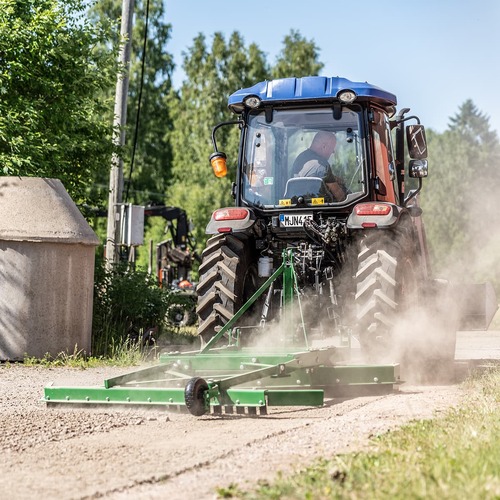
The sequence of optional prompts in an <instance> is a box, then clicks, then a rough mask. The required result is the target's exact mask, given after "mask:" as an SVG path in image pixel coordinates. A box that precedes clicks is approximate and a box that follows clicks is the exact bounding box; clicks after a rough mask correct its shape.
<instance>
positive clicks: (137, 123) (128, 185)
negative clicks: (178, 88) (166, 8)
mask: <svg viewBox="0 0 500 500" xmlns="http://www.w3.org/2000/svg"><path fill="white" fill-rule="evenodd" d="M148 25H149V0H147V2H146V23H145V25H144V39H143V45H142V61H141V79H140V83H139V95H138V100H137V113H136V118H135V130H134V142H133V146H132V157H131V159H130V171H129V174H128V179H127V188H126V190H125V197H124V202H125V203H126V202H127V200H128V194H129V189H130V184H131V182H132V172H133V170H134V162H135V153H136V150H137V139H138V135H139V122H140V116H141V101H142V90H143V88H144V68H145V66H146V48H147V42H148Z"/></svg>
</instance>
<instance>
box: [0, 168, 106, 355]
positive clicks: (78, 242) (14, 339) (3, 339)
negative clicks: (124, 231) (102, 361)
mask: <svg viewBox="0 0 500 500" xmlns="http://www.w3.org/2000/svg"><path fill="white" fill-rule="evenodd" d="M99 243H100V242H99V239H98V238H97V236H96V235H95V233H94V232H93V230H92V228H91V227H90V226H89V225H88V224H87V222H86V220H85V219H84V217H83V216H82V214H81V213H80V211H79V210H78V207H77V206H76V205H75V204H74V202H73V201H72V200H71V198H70V197H69V195H68V193H67V192H66V190H65V189H64V186H63V185H62V183H61V181H59V180H57V179H40V178H29V177H0V360H20V359H23V358H24V356H25V355H28V356H35V357H38V358H41V357H43V356H44V355H45V354H46V353H49V354H50V355H52V356H57V355H58V354H59V353H61V352H67V353H73V352H74V350H75V349H77V350H84V351H85V352H87V353H90V343H91V334H92V297H93V284H94V255H95V247H96V246H97V245H99Z"/></svg>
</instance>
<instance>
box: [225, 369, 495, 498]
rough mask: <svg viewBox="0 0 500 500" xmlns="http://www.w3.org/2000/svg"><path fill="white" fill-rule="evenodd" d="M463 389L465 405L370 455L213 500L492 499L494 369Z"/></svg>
mask: <svg viewBox="0 0 500 500" xmlns="http://www.w3.org/2000/svg"><path fill="white" fill-rule="evenodd" d="M466 386H467V388H468V389H469V390H468V392H467V394H468V396H467V398H466V400H465V402H464V404H463V405H462V406H461V407H460V408H453V409H450V410H449V411H448V412H447V414H446V416H445V417H444V418H440V419H436V420H420V421H414V422H411V423H410V424H408V425H406V426H404V427H402V428H401V429H399V430H397V431H395V432H390V433H387V434H384V435H382V436H380V437H378V438H375V439H374V440H373V441H372V443H371V450H370V451H369V452H363V453H352V454H346V455H338V456H336V457H334V458H332V459H328V460H327V459H324V460H320V461H317V462H316V463H314V464H313V465H312V466H311V467H308V468H307V469H304V470H302V471H299V472H298V473H297V474H295V475H293V476H286V477H284V476H278V477H277V480H276V481H275V482H273V483H261V484H260V485H259V487H258V488H257V489H256V490H255V491H252V492H245V491H240V490H239V489H238V488H237V487H236V486H234V485H231V486H229V487H228V488H220V489H219V490H218V495H219V498H241V499H259V500H261V499H280V500H281V499H290V500H292V499H301V500H302V499H314V500H316V499H318V500H319V499H330V498H339V499H344V498H346V499H370V500H372V499H375V500H376V499H388V498H391V499H403V498H404V499H413V498H415V499H417V498H418V499H424V498H440V499H463V498H467V499H468V500H473V499H481V500H483V499H499V498H500V468H499V464H500V367H496V368H495V369H493V370H491V371H490V372H487V373H484V374H482V375H477V376H475V377H473V378H472V379H471V380H469V381H468V382H466Z"/></svg>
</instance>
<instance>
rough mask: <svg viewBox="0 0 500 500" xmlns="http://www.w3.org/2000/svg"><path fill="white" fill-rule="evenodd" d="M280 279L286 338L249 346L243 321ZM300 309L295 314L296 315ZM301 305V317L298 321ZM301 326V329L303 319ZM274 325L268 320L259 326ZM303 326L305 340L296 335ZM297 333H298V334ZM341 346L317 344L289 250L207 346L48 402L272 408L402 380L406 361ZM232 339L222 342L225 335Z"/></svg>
mask: <svg viewBox="0 0 500 500" xmlns="http://www.w3.org/2000/svg"><path fill="white" fill-rule="evenodd" d="M277 280H281V284H282V288H281V290H282V291H281V294H282V307H281V320H280V323H279V330H280V331H281V332H285V334H284V335H283V336H282V340H280V341H278V340H276V341H273V339H268V340H269V342H267V343H268V344H271V343H272V344H273V347H266V348H265V349H263V348H261V349H258V348H257V347H255V346H254V347H250V346H243V342H242V336H243V335H244V332H242V330H244V328H242V327H236V326H235V325H236V324H237V322H238V320H239V319H240V318H241V317H242V316H243V315H244V314H245V313H246V312H247V311H248V309H249V308H250V307H251V306H252V305H253V304H254V302H255V301H256V300H257V299H258V298H259V297H261V296H262V294H263V293H265V292H266V291H267V290H269V288H270V287H271V286H274V284H275V283H276V281H277ZM294 311H295V313H294ZM297 311H298V313H299V317H300V319H299V320H298V322H297ZM297 324H298V325H299V328H298V329H297V328H296V325H297ZM256 328H258V329H260V330H262V331H265V329H266V328H268V325H266V320H265V318H262V319H261V321H260V324H259V326H258V327H256ZM297 330H298V331H300V332H301V338H300V339H299V340H297V338H295V337H296V335H295V333H296V332H297ZM294 335H295V337H294ZM342 337H343V338H340V339H339V342H338V345H336V346H329V347H326V348H313V347H311V346H310V341H309V336H308V332H307V331H306V325H305V324H304V320H303V315H302V306H301V302H300V293H299V291H298V288H297V278H296V274H295V270H294V266H293V250H291V249H287V250H284V251H283V261H282V264H281V265H280V266H279V267H278V269H277V270H276V271H275V272H274V273H273V274H272V275H271V276H270V277H269V278H268V279H267V280H266V282H265V283H264V284H263V285H262V286H261V287H260V288H259V289H258V290H257V291H256V292H255V293H254V294H253V295H252V297H251V298H250V299H249V300H248V301H247V302H246V303H245V304H244V305H243V307H241V309H240V310H239V311H237V312H236V314H235V315H234V316H233V317H232V318H231V319H230V320H229V321H228V322H227V323H226V324H225V325H224V327H222V328H221V329H220V330H219V332H218V333H217V335H216V336H215V337H213V338H212V339H211V340H210V341H209V342H208V343H207V344H206V345H205V346H203V347H202V348H201V349H200V350H199V351H191V352H171V353H165V354H162V355H160V357H159V364H157V365H155V366H151V367H148V368H144V369H141V370H137V371H134V372H131V373H128V374H124V375H121V376H118V377H114V378H110V379H106V380H105V381H104V385H103V386H102V387H56V386H53V385H52V384H50V385H48V386H46V387H45V388H44V401H45V402H46V403H47V404H48V405H53V404H80V405H96V404H99V405H115V404H116V405H146V406H160V407H167V408H171V409H179V410H182V409H184V408H185V409H187V410H188V411H189V412H190V413H191V414H193V415H195V416H201V415H204V414H205V413H207V412H210V411H212V412H213V413H215V414H222V413H223V412H224V413H226V414H230V413H234V412H236V413H248V414H250V415H255V414H257V412H258V411H259V412H260V414H266V413H267V409H268V407H272V406H322V405H323V404H324V400H325V395H328V396H329V395H334V394H337V393H339V392H342V394H345V392H346V390H348V391H352V390H355V389H358V390H359V389H363V390H366V389H368V390H371V391H381V390H382V391H391V390H393V387H394V385H395V384H398V383H400V379H399V365H397V364H393V365H366V364H352V363H351V353H352V346H351V338H350V335H349V334H348V335H344V336H342ZM224 338H226V339H227V345H225V346H223V347H219V345H220V343H221V340H223V339H224Z"/></svg>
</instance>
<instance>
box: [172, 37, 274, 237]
mask: <svg viewBox="0 0 500 500" xmlns="http://www.w3.org/2000/svg"><path fill="white" fill-rule="evenodd" d="M183 67H184V71H185V72H186V79H185V81H184V82H183V84H182V86H181V88H180V90H179V92H178V93H176V92H172V93H171V94H170V96H169V99H168V101H167V103H166V105H167V107H169V108H170V110H171V113H172V119H173V124H174V129H173V131H172V134H171V140H172V151H173V164H172V183H171V186H170V188H169V190H168V200H169V204H171V205H175V206H180V207H182V208H184V209H185V210H186V211H187V213H188V215H189V217H191V218H192V219H193V222H194V227H195V237H196V240H197V241H199V242H203V241H204V240H205V226H206V224H207V222H208V220H209V218H210V214H211V212H212V211H213V210H214V209H215V208H216V207H221V206H227V205H232V204H233V201H232V199H231V180H232V179H234V176H235V166H234V164H235V162H236V159H237V147H238V132H239V131H238V128H237V127H225V128H223V129H222V130H221V131H220V132H221V133H220V134H219V135H218V140H219V141H220V144H221V146H223V148H224V150H225V151H226V153H227V155H228V158H229V165H230V173H229V175H228V177H227V178H224V179H217V178H215V177H214V176H213V174H212V172H211V169H210V165H209V163H208V157H209V155H210V153H211V152H212V151H213V148H212V145H211V142H210V137H211V129H212V127H213V126H214V125H216V124H217V123H218V122H220V121H224V120H231V119H234V117H232V116H231V115H230V113H229V112H228V110H227V97H228V95H229V94H230V93H232V92H233V91H234V90H235V89H237V88H240V87H242V86H245V85H250V84H252V83H254V82H255V81H256V80H257V81H259V80H261V79H263V78H265V76H266V75H267V66H266V63H265V59H264V55H263V53H262V52H261V51H260V50H259V49H258V48H257V46H256V45H254V44H252V45H251V46H250V47H249V48H246V47H245V46H244V42H243V39H242V38H241V36H240V35H239V34H238V33H237V32H234V33H233V34H232V35H231V36H230V38H229V40H228V41H227V42H226V40H225V39H224V37H223V35H222V33H215V35H214V37H213V42H212V45H211V47H210V48H208V47H207V44H206V40H205V36H204V35H202V34H200V35H198V37H196V38H195V40H194V43H193V46H192V47H190V48H189V50H188V53H187V54H185V55H184V65H183Z"/></svg>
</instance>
